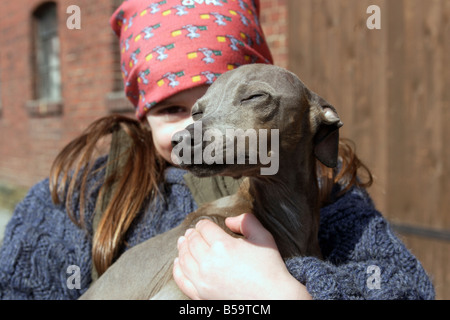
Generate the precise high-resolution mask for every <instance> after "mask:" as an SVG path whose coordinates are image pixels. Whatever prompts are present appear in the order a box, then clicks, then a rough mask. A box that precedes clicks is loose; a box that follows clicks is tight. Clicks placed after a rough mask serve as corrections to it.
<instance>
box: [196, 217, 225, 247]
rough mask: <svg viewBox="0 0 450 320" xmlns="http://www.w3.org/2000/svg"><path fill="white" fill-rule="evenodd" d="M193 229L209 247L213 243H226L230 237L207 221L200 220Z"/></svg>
mask: <svg viewBox="0 0 450 320" xmlns="http://www.w3.org/2000/svg"><path fill="white" fill-rule="evenodd" d="M195 229H196V230H197V231H198V232H199V234H200V235H201V236H202V237H203V239H204V240H205V242H206V243H207V244H208V245H209V246H211V245H212V244H213V243H214V242H223V241H226V240H227V239H228V238H229V237H230V235H229V234H227V233H226V232H225V231H224V230H223V229H222V228H221V227H219V226H218V225H217V224H215V223H214V222H212V221H210V220H207V219H204V220H200V221H199V222H198V223H197V224H196V226H195Z"/></svg>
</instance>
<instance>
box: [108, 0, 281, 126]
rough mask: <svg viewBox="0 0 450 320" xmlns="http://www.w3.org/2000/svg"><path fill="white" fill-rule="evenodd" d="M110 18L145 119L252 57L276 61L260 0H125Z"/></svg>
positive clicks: (131, 92)
mask: <svg viewBox="0 0 450 320" xmlns="http://www.w3.org/2000/svg"><path fill="white" fill-rule="evenodd" d="M110 24H111V26H112V28H113V30H114V32H115V33H116V34H117V36H118V37H119V40H120V50H121V51H120V52H121V69H122V76H123V78H124V83H125V93H126V95H127V97H128V99H129V100H130V101H131V102H132V103H133V105H134V106H135V107H136V117H137V118H138V119H140V120H141V119H143V118H144V117H145V114H146V113H147V111H148V110H149V109H150V108H152V107H153V106H154V105H156V104H157V103H159V102H161V101H163V100H165V99H167V98H169V97H170V96H172V95H174V94H176V93H178V92H181V91H183V90H186V89H191V88H194V87H197V86H200V85H205V84H211V83H212V82H213V81H214V80H215V79H216V78H217V77H218V76H219V75H220V74H222V73H224V72H226V71H228V70H231V69H234V68H236V67H238V66H240V65H244V64H249V63H273V60H272V56H271V53H270V51H269V48H268V46H267V43H266V41H265V38H264V34H263V31H262V28H261V25H260V23H259V0H162V1H155V0H127V1H124V2H123V3H122V5H121V6H120V7H119V8H118V9H117V10H116V11H115V13H114V14H113V16H112V17H111V19H110Z"/></svg>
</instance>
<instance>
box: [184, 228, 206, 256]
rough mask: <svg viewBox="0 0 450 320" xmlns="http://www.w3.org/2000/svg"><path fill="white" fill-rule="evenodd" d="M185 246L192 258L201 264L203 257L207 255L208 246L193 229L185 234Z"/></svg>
mask: <svg viewBox="0 0 450 320" xmlns="http://www.w3.org/2000/svg"><path fill="white" fill-rule="evenodd" d="M185 237H186V241H187V246H188V248H189V252H190V254H191V255H192V257H193V258H194V259H195V260H196V261H197V263H201V261H202V260H203V259H204V257H205V256H206V255H207V251H208V249H209V245H208V243H207V242H206V240H205V239H204V238H203V237H202V235H201V234H200V233H199V232H198V231H197V230H195V229H189V230H188V231H187V232H186V234H185Z"/></svg>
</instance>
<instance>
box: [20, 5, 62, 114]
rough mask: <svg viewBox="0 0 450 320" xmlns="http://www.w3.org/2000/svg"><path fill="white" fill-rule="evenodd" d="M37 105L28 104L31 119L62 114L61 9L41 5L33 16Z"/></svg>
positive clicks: (35, 98) (34, 78)
mask: <svg viewBox="0 0 450 320" xmlns="http://www.w3.org/2000/svg"><path fill="white" fill-rule="evenodd" d="M32 20H33V21H32V37H33V39H32V42H33V59H32V61H33V64H34V65H33V69H34V77H33V80H34V101H29V102H28V103H27V109H28V111H29V113H30V115H50V114H60V113H61V105H60V102H61V72H60V55H59V37H58V17H57V7H56V3H54V2H46V3H44V4H42V5H40V6H39V7H38V8H37V9H36V10H35V11H34V13H33V16H32Z"/></svg>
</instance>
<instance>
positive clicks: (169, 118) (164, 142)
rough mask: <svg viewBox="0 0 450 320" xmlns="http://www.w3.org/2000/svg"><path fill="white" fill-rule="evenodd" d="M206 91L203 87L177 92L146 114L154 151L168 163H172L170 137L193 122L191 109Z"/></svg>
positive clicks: (206, 87)
mask: <svg viewBox="0 0 450 320" xmlns="http://www.w3.org/2000/svg"><path fill="white" fill-rule="evenodd" d="M207 89H208V86H206V85H205V86H201V87H196V88H193V89H189V90H185V91H182V92H179V93H177V94H175V95H173V96H172V97H170V98H168V99H166V100H164V101H162V102H160V103H158V104H157V105H155V106H154V107H153V108H151V109H150V110H149V112H148V113H147V121H148V123H149V124H150V128H151V130H152V136H153V143H154V144H155V148H156V151H157V152H158V153H159V154H160V155H161V156H162V157H163V158H164V159H165V160H166V161H168V162H169V163H172V159H171V156H170V155H171V152H172V136H173V135H174V134H175V133H176V132H178V131H181V130H183V129H185V128H186V127H187V126H188V125H190V124H192V123H193V122H194V121H193V120H192V118H191V109H192V107H193V106H194V104H195V102H196V101H197V100H198V99H199V98H201V97H202V96H203V95H204V94H205V92H206V90H207Z"/></svg>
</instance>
